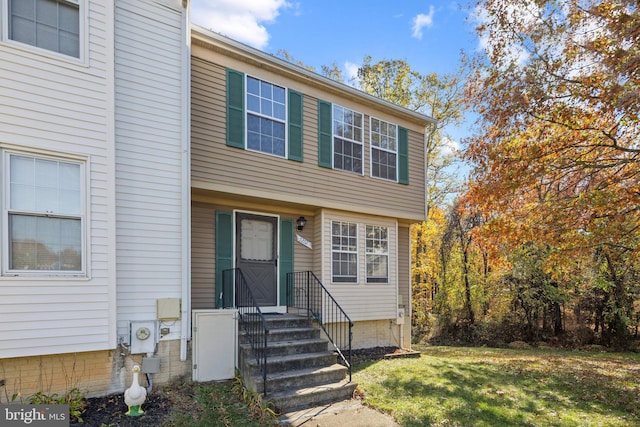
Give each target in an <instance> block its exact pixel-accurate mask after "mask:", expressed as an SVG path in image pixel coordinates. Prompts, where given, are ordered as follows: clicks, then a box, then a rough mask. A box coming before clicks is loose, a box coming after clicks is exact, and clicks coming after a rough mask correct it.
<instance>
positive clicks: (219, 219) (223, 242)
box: [215, 211, 234, 308]
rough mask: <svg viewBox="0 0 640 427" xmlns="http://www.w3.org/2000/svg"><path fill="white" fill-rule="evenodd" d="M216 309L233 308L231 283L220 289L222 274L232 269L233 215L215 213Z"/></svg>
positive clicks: (229, 213)
mask: <svg viewBox="0 0 640 427" xmlns="http://www.w3.org/2000/svg"><path fill="white" fill-rule="evenodd" d="M215 250H216V295H215V301H216V308H223V307H233V306H234V302H233V285H232V283H233V281H231V286H228V288H229V289H222V272H223V271H224V270H228V269H230V268H233V214H232V213H231V212H220V211H217V212H216V249H215Z"/></svg>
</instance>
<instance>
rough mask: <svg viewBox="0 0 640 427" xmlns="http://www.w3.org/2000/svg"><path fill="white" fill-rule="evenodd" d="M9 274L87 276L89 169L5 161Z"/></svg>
mask: <svg viewBox="0 0 640 427" xmlns="http://www.w3.org/2000/svg"><path fill="white" fill-rule="evenodd" d="M5 162H6V163H5V195H6V197H5V203H4V206H5V209H4V223H5V224H6V226H5V235H6V236H7V238H6V239H4V242H3V253H4V256H3V271H4V274H9V275H12V274H16V275H17V274H25V273H26V274H29V273H31V274H40V273H47V274H52V273H53V274H73V275H76V274H82V273H83V272H84V271H85V256H84V253H85V251H84V246H85V244H84V237H83V236H84V232H83V230H84V227H85V224H84V222H85V216H84V184H83V182H84V178H83V177H84V173H85V172H84V164H83V163H82V162H75V161H67V160H61V159H56V158H49V157H36V156H30V155H23V154H16V153H7V154H6V156H5Z"/></svg>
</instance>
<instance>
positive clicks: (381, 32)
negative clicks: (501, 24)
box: [191, 0, 479, 140]
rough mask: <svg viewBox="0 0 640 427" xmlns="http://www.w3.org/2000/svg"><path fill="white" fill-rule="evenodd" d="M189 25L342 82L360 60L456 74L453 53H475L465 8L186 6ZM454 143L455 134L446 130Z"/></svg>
mask: <svg viewBox="0 0 640 427" xmlns="http://www.w3.org/2000/svg"><path fill="white" fill-rule="evenodd" d="M191 8H192V11H191V20H192V22H193V23H195V24H198V25H201V26H203V27H205V28H208V29H211V30H213V31H215V32H218V33H221V34H224V35H226V36H228V37H231V38H233V39H235V40H238V41H240V42H242V43H246V44H248V45H250V46H253V47H255V48H258V49H260V50H262V51H264V52H267V53H271V54H276V53H277V52H278V50H281V49H283V50H286V51H287V52H288V53H289V54H290V55H292V56H293V57H294V58H295V60H296V61H302V62H303V63H304V64H306V65H311V66H313V67H315V69H316V71H318V72H319V71H320V70H321V66H322V65H328V66H330V65H332V64H333V63H334V62H335V63H336V64H337V65H338V66H339V67H340V68H341V69H342V70H343V75H344V76H345V77H348V76H350V75H351V73H353V72H354V71H355V70H356V69H357V67H358V65H360V64H361V62H362V58H363V57H364V56H365V55H370V56H371V57H372V58H373V61H374V62H375V61H379V60H382V59H404V60H406V61H407V62H408V63H409V65H410V66H411V67H412V68H413V69H414V70H416V71H418V72H420V73H422V74H427V73H432V72H435V73H438V74H446V73H453V72H455V71H456V70H457V69H458V66H459V60H460V51H461V50H463V49H464V50H466V51H468V52H473V51H475V50H477V48H478V46H479V39H478V36H477V35H476V34H475V32H474V28H473V26H474V20H473V19H472V18H471V17H470V14H471V8H472V3H470V2H469V1H468V0H459V1H456V0H453V1H421V0H358V1H355V0H192V2H191ZM447 133H449V134H450V135H451V137H452V138H454V139H456V140H458V139H460V138H462V137H464V136H467V135H465V131H464V129H463V128H460V129H447Z"/></svg>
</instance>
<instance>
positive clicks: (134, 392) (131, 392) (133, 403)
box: [124, 365, 147, 417]
mask: <svg viewBox="0 0 640 427" xmlns="http://www.w3.org/2000/svg"><path fill="white" fill-rule="evenodd" d="M139 372H140V366H138V365H135V366H134V367H133V382H132V384H131V387H129V388H128V389H126V390H125V391H124V403H126V404H127V407H128V408H129V410H128V411H127V412H126V413H125V415H129V416H132V417H139V416H140V415H142V414H144V411H143V410H142V404H143V403H144V401H145V399H146V398H147V390H146V389H145V388H144V387H141V386H140V384H139V383H138V373H139Z"/></svg>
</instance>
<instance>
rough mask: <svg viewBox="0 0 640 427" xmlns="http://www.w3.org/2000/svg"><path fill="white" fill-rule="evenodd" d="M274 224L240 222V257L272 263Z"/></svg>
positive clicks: (244, 220) (248, 220) (257, 221)
mask: <svg viewBox="0 0 640 427" xmlns="http://www.w3.org/2000/svg"><path fill="white" fill-rule="evenodd" d="M273 255H274V254H273V223H271V222H268V221H260V220H255V219H242V220H241V221H240V257H242V259H245V260H252V261H271V260H273V259H274V256H273Z"/></svg>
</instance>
